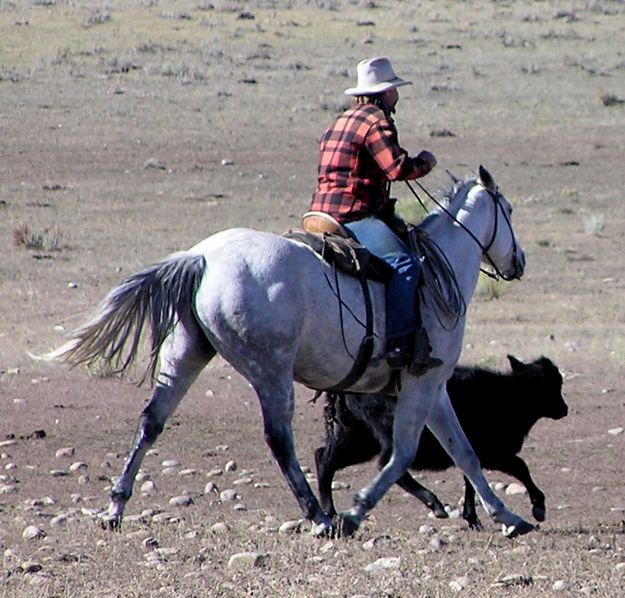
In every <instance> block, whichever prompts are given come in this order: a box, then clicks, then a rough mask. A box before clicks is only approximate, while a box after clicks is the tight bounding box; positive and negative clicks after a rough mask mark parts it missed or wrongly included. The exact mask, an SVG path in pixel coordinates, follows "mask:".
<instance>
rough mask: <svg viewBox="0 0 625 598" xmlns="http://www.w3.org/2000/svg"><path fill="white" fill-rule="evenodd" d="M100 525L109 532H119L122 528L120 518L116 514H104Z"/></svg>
mask: <svg viewBox="0 0 625 598" xmlns="http://www.w3.org/2000/svg"><path fill="white" fill-rule="evenodd" d="M100 527H101V528H102V529H105V530H109V531H111V532H119V531H121V529H122V519H121V517H119V516H116V515H104V516H103V517H102V521H101V522H100Z"/></svg>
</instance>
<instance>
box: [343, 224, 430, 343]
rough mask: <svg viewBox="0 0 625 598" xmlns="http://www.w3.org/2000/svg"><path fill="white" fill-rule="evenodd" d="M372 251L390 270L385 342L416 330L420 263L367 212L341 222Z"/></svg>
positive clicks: (393, 234) (386, 228)
mask: <svg viewBox="0 0 625 598" xmlns="http://www.w3.org/2000/svg"><path fill="white" fill-rule="evenodd" d="M343 226H345V228H347V229H348V230H349V231H350V232H351V233H352V234H353V235H354V236H355V237H356V239H357V240H358V242H359V243H361V244H362V245H364V246H365V247H366V248H367V249H368V250H369V251H370V252H371V253H372V254H374V255H376V256H377V257H379V258H382V259H383V260H384V261H385V262H386V263H387V264H388V265H389V266H391V268H392V269H393V274H392V276H391V280H390V282H389V283H388V286H387V289H386V338H387V342H388V341H390V342H391V344H392V342H393V341H396V340H399V339H401V337H406V336H408V335H409V334H412V333H413V332H414V331H415V328H416V325H417V320H416V317H415V303H416V292H417V283H418V281H419V273H420V270H421V264H420V263H419V261H418V260H417V259H416V258H415V257H414V256H413V255H412V254H411V253H410V252H409V251H408V249H407V247H406V246H405V245H404V243H403V242H402V241H401V239H400V238H399V237H398V236H397V235H396V234H395V233H394V232H393V231H392V230H391V229H390V228H389V227H388V226H387V225H386V224H384V222H382V221H381V220H379V219H378V218H375V217H374V216H369V217H367V218H363V219H362V220H356V221H354V222H348V223H347V224H344V225H343Z"/></svg>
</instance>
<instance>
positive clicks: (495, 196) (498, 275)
mask: <svg viewBox="0 0 625 598" xmlns="http://www.w3.org/2000/svg"><path fill="white" fill-rule="evenodd" d="M404 182H405V183H406V186H407V187H408V189H410V192H411V193H412V194H413V195H414V196H415V198H416V199H417V201H418V202H419V204H420V205H421V207H422V208H423V209H424V210H425V211H426V213H429V210H428V209H427V207H426V205H425V204H424V202H423V200H422V199H421V197H419V194H418V193H417V192H416V191H415V190H414V189H413V187H412V185H411V184H410V182H409V181H404ZM415 183H416V184H417V185H418V186H419V188H420V189H421V191H423V192H424V193H425V194H426V195H427V196H428V197H429V198H430V199H431V200H432V201H433V202H434V203H435V204H436V205H437V206H438V207H439V208H440V209H441V210H442V211H443V212H445V214H447V215H448V216H449V217H450V218H451V219H452V220H453V221H454V222H455V223H456V224H458V225H459V226H460V227H461V228H462V229H463V230H464V231H465V232H466V233H467V234H468V235H469V236H470V237H471V238H472V239H473V240H474V241H475V243H476V244H477V246H478V247H479V248H480V249H481V250H482V254H483V255H484V256H485V257H486V259H487V260H488V261H489V262H490V265H491V266H492V268H493V270H494V272H490V271H489V270H485V269H484V268H480V272H482V273H483V274H485V275H486V276H488V277H489V278H492V279H494V280H498V279H499V278H501V279H502V280H505V281H508V282H509V281H511V280H514V277H513V276H507V275H505V274H504V273H503V272H502V271H501V270H500V269H499V268H498V267H497V264H495V262H494V261H493V260H492V258H491V257H490V255H488V250H489V249H490V248H491V247H492V245H493V243H494V242H495V238H496V237H497V226H498V222H499V212H500V211H501V213H502V214H503V217H504V220H505V222H506V224H507V225H508V229H509V230H510V233H511V235H512V244H513V253H514V256H515V259H516V253H517V242H516V237H515V236H514V231H513V230H512V225H511V224H510V220H509V219H508V217H507V215H506V213H505V212H504V210H503V208H502V207H501V203H500V201H499V198H500V197H501V194H500V193H499V192H497V193H493V192H492V191H490V190H489V189H486V187H484V189H485V191H486V192H487V193H488V194H489V195H490V196H491V198H492V200H493V202H494V203H495V226H494V228H493V236H492V237H491V239H490V241H489V242H488V243H487V245H486V246H484V245H482V243H481V242H480V240H479V239H478V238H477V237H476V236H475V235H474V234H473V232H472V231H470V230H469V229H468V228H467V227H466V226H465V225H464V224H463V223H462V222H460V221H459V220H458V219H457V218H456V217H455V216H454V215H453V214H452V213H451V212H450V211H449V210H448V209H447V208H446V207H445V206H444V205H443V204H442V203H441V202H440V201H438V200H437V199H436V198H435V197H434V196H433V195H432V194H431V193H430V192H429V191H428V190H427V189H426V188H425V187H424V186H423V185H422V184H421V183H420V182H419V181H415ZM475 184H477V183H475Z"/></svg>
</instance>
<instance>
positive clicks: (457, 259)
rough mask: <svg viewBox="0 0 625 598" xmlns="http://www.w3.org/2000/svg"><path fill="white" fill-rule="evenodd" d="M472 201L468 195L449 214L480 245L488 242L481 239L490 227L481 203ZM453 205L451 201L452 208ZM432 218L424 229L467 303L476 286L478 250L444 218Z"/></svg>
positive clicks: (457, 226) (480, 258)
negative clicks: (454, 278) (451, 272)
mask: <svg viewBox="0 0 625 598" xmlns="http://www.w3.org/2000/svg"><path fill="white" fill-rule="evenodd" d="M475 199H476V198H475V194H471V193H470V192H468V193H467V197H466V198H465V200H464V201H462V202H461V203H459V207H458V208H457V209H456V210H455V211H452V212H451V213H452V214H453V216H454V217H455V218H456V219H457V220H459V221H460V222H461V223H462V224H463V225H464V226H465V227H467V228H468V229H469V230H470V231H471V232H472V233H473V235H475V237H476V238H477V239H479V240H480V242H481V243H482V245H484V244H486V243H487V242H488V241H486V240H485V237H486V235H487V234H488V232H489V230H490V227H489V224H488V220H487V218H486V215H485V214H484V209H485V208H484V204H485V202H476V201H475ZM453 204H454V202H453V201H452V203H451V205H452V207H453ZM450 211H451V210H450ZM435 215H436V217H434V218H429V219H428V221H427V222H426V223H425V226H424V229H425V230H426V232H427V233H428V234H429V235H430V237H431V238H432V239H433V240H434V241H435V242H436V244H437V245H438V246H439V247H440V248H441V250H442V252H443V254H444V255H445V256H446V258H447V259H448V261H449V263H450V265H451V267H452V269H453V271H454V273H455V275H456V279H457V281H458V285H459V287H460V291H461V293H462V295H463V297H464V299H465V301H466V302H467V303H468V302H469V301H470V299H471V297H472V295H473V292H474V290H475V286H476V285H477V280H478V277H479V273H480V265H481V261H482V248H481V247H480V246H479V245H478V244H477V243H476V242H475V240H474V239H473V238H472V237H471V235H469V234H468V233H467V231H466V230H465V229H464V228H463V227H462V226H461V225H460V224H458V222H455V221H453V220H452V218H451V217H450V216H449V215H448V214H445V213H443V212H442V211H439V212H438V213H435V214H432V216H435Z"/></svg>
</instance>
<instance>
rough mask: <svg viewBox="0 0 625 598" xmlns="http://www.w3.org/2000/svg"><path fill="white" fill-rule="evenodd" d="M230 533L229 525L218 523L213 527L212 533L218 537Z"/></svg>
mask: <svg viewBox="0 0 625 598" xmlns="http://www.w3.org/2000/svg"><path fill="white" fill-rule="evenodd" d="M229 531H230V526H229V525H228V524H227V523H222V522H218V523H215V524H214V525H213V526H211V532H213V533H214V534H215V535H217V536H220V535H222V534H227V533H228V532H229Z"/></svg>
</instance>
